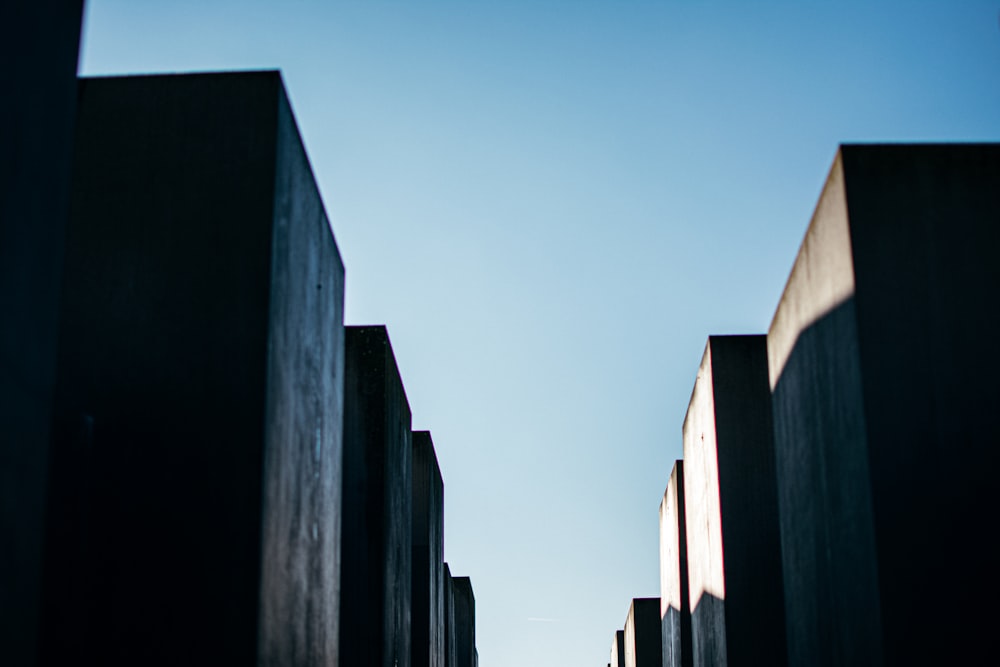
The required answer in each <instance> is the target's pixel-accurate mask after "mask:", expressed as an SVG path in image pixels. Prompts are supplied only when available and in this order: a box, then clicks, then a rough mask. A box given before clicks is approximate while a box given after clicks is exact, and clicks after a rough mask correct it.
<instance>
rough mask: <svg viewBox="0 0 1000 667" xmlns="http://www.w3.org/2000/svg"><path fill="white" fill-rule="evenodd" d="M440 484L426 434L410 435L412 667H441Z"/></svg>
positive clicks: (431, 444)
mask: <svg viewBox="0 0 1000 667" xmlns="http://www.w3.org/2000/svg"><path fill="white" fill-rule="evenodd" d="M444 567H445V566H444V483H443V482H442V481H441V469H440V468H439V467H438V462H437V456H436V455H435V454H434V442H433V440H432V439H431V434H430V433H429V432H427V431H414V432H413V593H412V596H411V602H412V612H411V619H412V627H413V629H412V634H413V660H412V665H413V667H444V661H445V646H444V642H445V637H444V635H445V626H444V623H445V621H444V613H445V609H444V605H445V602H444V588H445V587H444V581H443V577H444V573H445V569H444Z"/></svg>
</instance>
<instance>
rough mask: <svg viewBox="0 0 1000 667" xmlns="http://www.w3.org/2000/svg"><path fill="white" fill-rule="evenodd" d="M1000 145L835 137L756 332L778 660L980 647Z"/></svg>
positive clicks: (946, 653)
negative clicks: (793, 252)
mask: <svg viewBox="0 0 1000 667" xmlns="http://www.w3.org/2000/svg"><path fill="white" fill-rule="evenodd" d="M998 221H1000V145H998V144H985V145H976V144H940V145H856V146H850V145H845V146H842V147H841V148H840V150H839V151H838V153H837V156H836V158H835V160H834V163H833V167H832V169H831V171H830V174H829V176H828V178H827V181H826V185H825V187H824V189H823V192H822V194H821V196H820V199H819V202H818V204H817V206H816V210H815V213H814V214H813V218H812V221H811V223H810V225H809V229H808V231H807V232H806V236H805V239H804V241H803V242H802V246H801V248H800V250H799V253H798V256H797V257H796V259H795V263H794V266H793V268H792V271H791V276H790V277H789V279H788V282H787V284H786V286H785V290H784V293H783V295H782V297H781V301H780V303H779V305H778V308H777V311H776V312H775V315H774V319H773V320H772V322H771V327H770V330H769V332H768V354H769V359H770V384H771V390H772V393H773V401H772V405H773V412H774V430H775V443H776V444H775V448H776V460H777V475H778V476H777V479H778V488H779V501H780V512H781V537H782V555H783V562H784V571H785V586H786V601H787V612H788V615H787V618H788V647H789V654H790V655H789V657H790V662H791V664H792V665H809V666H810V667H814V666H816V667H825V666H832V665H845V664H850V665H909V664H974V663H977V662H980V661H981V656H982V655H987V654H990V653H992V652H993V648H992V642H991V639H990V637H992V634H993V625H994V624H993V621H992V615H991V614H987V613H983V612H982V611H981V610H982V609H983V605H989V604H991V601H993V600H995V599H996V596H997V592H998V591H997V589H998V585H997V584H996V583H995V582H996V577H993V576H990V574H989V573H991V572H993V571H994V570H995V568H996V563H997V562H1000V551H998V549H997V547H996V546H994V545H995V544H996V540H993V539H991V538H990V536H989V532H990V531H989V529H988V528H987V526H990V525H992V522H993V519H994V517H995V516H996V514H997V509H998V502H997V495H996V492H995V488H994V487H995V471H996V470H997V469H998V467H1000V449H998V448H997V447H996V443H998V442H1000V421H998V420H997V419H996V418H995V412H996V406H997V405H998V404H1000V384H998V383H997V382H996V378H997V377H1000V357H998V355H996V354H995V353H994V352H993V350H994V349H995V341H994V338H995V332H996V331H997V329H998V326H1000V314H998V311H997V309H996V308H995V307H994V305H993V304H994V303H995V301H996V294H997V291H998V287H1000V262H998V261H997V254H998V251H1000V224H998Z"/></svg>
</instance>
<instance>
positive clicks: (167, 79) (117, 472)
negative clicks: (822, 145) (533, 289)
mask: <svg viewBox="0 0 1000 667" xmlns="http://www.w3.org/2000/svg"><path fill="white" fill-rule="evenodd" d="M78 100H79V101H78V105H79V106H78V117H77V126H76V141H75V151H76V154H75V161H74V170H73V186H72V197H71V215H70V222H69V225H68V226H67V235H66V264H65V284H64V291H63V298H62V305H61V311H60V334H59V353H58V374H57V384H56V403H55V405H56V421H55V432H54V435H53V472H52V476H51V481H52V483H51V485H50V489H51V492H50V494H49V499H50V514H49V522H50V523H49V528H50V531H49V543H48V546H47V552H46V557H47V559H46V562H45V566H46V597H45V616H44V619H45V627H44V633H43V637H42V641H41V644H40V645H41V646H42V647H43V659H44V662H45V663H46V664H53V665H67V664H101V665H136V664H144V665H160V664H163V665H177V664H237V663H241V664H253V663H256V664H290V663H293V662H294V663H295V664H311V665H312V664H316V665H318V664H328V663H329V662H330V661H335V660H336V659H337V651H336V648H337V642H336V636H337V635H336V631H337V618H338V616H337V610H338V609H339V602H338V568H339V553H340V543H339V536H340V529H339V523H340V470H341V454H342V438H341V428H342V405H343V386H342V382H343V376H344V372H343V371H344V348H343V345H344V339H343V327H342V322H343V290H344V268H343V264H342V262H341V259H340V254H339V252H338V250H337V246H336V243H335V241H334V238H333V235H332V233H331V230H330V226H329V222H328V219H327V216H326V213H325V211H324V207H323V203H322V201H321V200H320V196H319V193H318V191H317V188H316V183H315V181H314V179H313V174H312V170H311V168H310V165H309V162H308V159H307V157H306V154H305V150H304V148H303V146H302V143H301V139H300V137H299V134H298V130H297V128H296V124H295V120H294V117H293V115H292V110H291V108H290V106H289V103H288V99H287V96H286V94H285V91H284V87H283V84H282V81H281V77H280V75H279V74H278V73H276V72H252V73H234V74H205V75H180V76H141V77H114V78H98V79H83V80H81V82H80V84H79V98H78Z"/></svg>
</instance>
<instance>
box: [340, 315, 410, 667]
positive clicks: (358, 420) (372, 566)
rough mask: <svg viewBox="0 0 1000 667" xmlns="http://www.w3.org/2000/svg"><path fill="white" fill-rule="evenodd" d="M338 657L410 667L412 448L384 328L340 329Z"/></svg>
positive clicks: (352, 661) (351, 661)
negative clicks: (341, 451)
mask: <svg viewBox="0 0 1000 667" xmlns="http://www.w3.org/2000/svg"><path fill="white" fill-rule="evenodd" d="M345 329H346V364H345V365H346V369H345V382H344V490H343V494H344V495H343V498H344V524H343V525H344V532H343V554H342V558H343V568H342V588H341V623H340V629H341V633H340V654H341V662H342V663H343V664H345V665H392V666H393V667H409V665H410V655H411V650H412V646H411V615H410V600H411V597H410V596H411V592H412V569H411V568H412V557H413V554H412V545H413V535H412V525H413V524H412V520H413V519H412V517H413V509H412V502H413V467H412V460H413V459H412V457H413V445H412V433H411V431H410V428H411V416H410V406H409V403H408V402H407V400H406V392H405V391H404V389H403V383H402V380H401V378H400V375H399V369H398V367H397V365H396V360H395V356H394V355H393V352H392V345H391V343H390V341H389V334H388V332H387V331H386V329H385V327H382V326H368V327H353V326H352V327H346V328H345Z"/></svg>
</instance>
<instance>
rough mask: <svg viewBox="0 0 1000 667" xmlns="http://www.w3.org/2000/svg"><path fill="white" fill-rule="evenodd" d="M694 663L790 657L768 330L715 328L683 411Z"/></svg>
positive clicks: (752, 661) (761, 661)
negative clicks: (718, 331) (722, 331)
mask: <svg viewBox="0 0 1000 667" xmlns="http://www.w3.org/2000/svg"><path fill="white" fill-rule="evenodd" d="M683 437H684V500H685V503H684V504H685V510H686V520H687V530H686V534H687V556H688V558H687V562H688V582H689V587H690V588H689V596H690V597H689V599H690V603H691V635H692V657H693V664H695V665H726V664H730V663H732V664H734V665H741V664H755V665H756V664H759V665H765V664H766V665H784V664H786V650H785V631H784V629H785V615H784V600H783V595H782V574H781V541H780V536H779V533H778V531H779V523H778V503H777V485H776V481H775V463H774V443H773V437H772V425H771V406H770V390H769V386H768V365H767V339H766V337H765V336H711V337H709V339H708V343H707V345H706V347H705V354H704V356H703V358H702V362H701V367H700V368H699V370H698V377H697V380H696V381H695V386H694V391H693V392H692V394H691V402H690V404H689V406H688V411H687V415H686V416H685V419H684V428H683Z"/></svg>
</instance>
